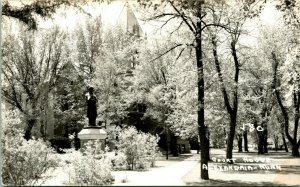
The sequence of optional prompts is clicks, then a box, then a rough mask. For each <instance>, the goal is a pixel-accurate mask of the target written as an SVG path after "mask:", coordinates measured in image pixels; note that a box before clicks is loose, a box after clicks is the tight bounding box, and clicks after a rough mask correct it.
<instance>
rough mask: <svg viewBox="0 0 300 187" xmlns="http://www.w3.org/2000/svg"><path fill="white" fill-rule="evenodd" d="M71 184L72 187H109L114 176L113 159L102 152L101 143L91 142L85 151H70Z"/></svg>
mask: <svg viewBox="0 0 300 187" xmlns="http://www.w3.org/2000/svg"><path fill="white" fill-rule="evenodd" d="M67 154H69V158H70V160H69V164H68V165H69V175H70V176H69V183H70V184H71V185H109V184H111V183H112V181H113V180H114V178H113V176H112V173H111V172H112V163H111V159H110V158H108V157H106V156H105V154H104V151H102V150H101V144H100V142H99V141H89V142H87V143H86V148H83V151H82V152H80V151H75V150H74V149H73V150H72V151H69V152H68V153H67Z"/></svg>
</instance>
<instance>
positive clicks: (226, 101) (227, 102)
mask: <svg viewBox="0 0 300 187" xmlns="http://www.w3.org/2000/svg"><path fill="white" fill-rule="evenodd" d="M211 43H212V45H213V56H214V61H215V66H216V70H217V73H218V79H219V83H220V85H221V91H222V95H223V99H224V104H225V107H226V110H227V112H228V114H229V115H230V127H229V133H228V137H227V150H226V158H227V159H230V162H229V163H230V164H232V163H233V161H232V149H233V140H234V136H235V127H236V120H237V119H236V118H237V110H238V82H239V71H240V69H239V63H238V57H237V53H236V49H235V44H236V43H235V42H234V41H232V42H231V54H232V56H233V60H234V67H235V74H234V84H235V87H234V89H233V96H232V98H233V99H232V106H231V104H230V100H229V96H228V94H227V91H226V88H225V84H224V80H223V75H222V72H221V67H220V62H219V59H218V52H217V42H216V37H215V36H213V37H212V40H211Z"/></svg>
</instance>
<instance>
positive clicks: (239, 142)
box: [237, 134, 243, 152]
mask: <svg viewBox="0 0 300 187" xmlns="http://www.w3.org/2000/svg"><path fill="white" fill-rule="evenodd" d="M237 140H238V151H239V152H243V136H242V135H241V134H238V135H237Z"/></svg>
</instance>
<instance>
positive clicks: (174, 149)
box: [171, 135, 178, 156]
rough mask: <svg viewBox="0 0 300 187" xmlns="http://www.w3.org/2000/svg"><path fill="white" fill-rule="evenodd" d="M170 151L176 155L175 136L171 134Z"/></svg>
mask: <svg viewBox="0 0 300 187" xmlns="http://www.w3.org/2000/svg"><path fill="white" fill-rule="evenodd" d="M171 140H172V141H171V152H172V154H173V156H178V149H177V136H174V135H172V136H171Z"/></svg>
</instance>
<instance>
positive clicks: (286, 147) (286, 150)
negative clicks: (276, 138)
mask: <svg viewBox="0 0 300 187" xmlns="http://www.w3.org/2000/svg"><path fill="white" fill-rule="evenodd" d="M281 136H282V142H283V146H284V149H285V152H289V149H288V146H287V144H286V140H285V136H284V133H281Z"/></svg>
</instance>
